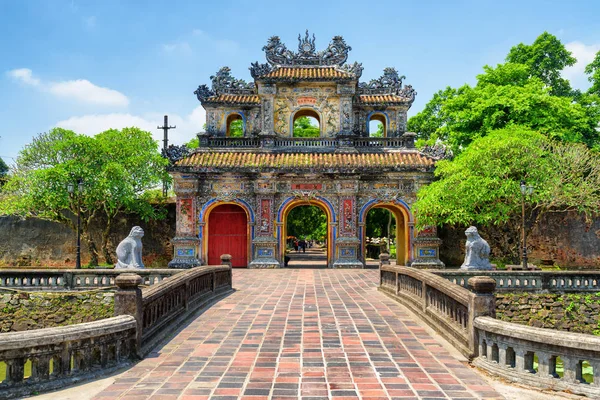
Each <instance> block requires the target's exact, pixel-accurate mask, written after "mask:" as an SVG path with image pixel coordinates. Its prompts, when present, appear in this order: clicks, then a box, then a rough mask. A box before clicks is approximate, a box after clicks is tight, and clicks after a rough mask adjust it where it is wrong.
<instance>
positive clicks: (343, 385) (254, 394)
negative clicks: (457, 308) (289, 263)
mask: <svg viewBox="0 0 600 400" xmlns="http://www.w3.org/2000/svg"><path fill="white" fill-rule="evenodd" d="M233 282H234V285H233V286H234V288H235V289H236V291H235V292H234V293H232V294H231V295H229V296H228V297H226V298H224V299H222V300H220V301H219V302H217V303H215V304H214V305H213V306H212V307H210V308H209V309H207V310H206V311H205V312H204V313H202V314H200V315H198V316H197V317H196V318H195V319H193V320H192V321H191V322H190V323H189V324H188V325H187V326H185V327H184V328H182V329H180V330H179V331H178V332H177V333H176V335H175V336H174V337H173V338H172V339H170V340H168V341H167V342H165V343H163V344H162V345H159V346H158V347H156V348H155V350H153V351H152V352H151V353H150V354H149V355H148V356H147V357H146V358H145V359H144V360H142V361H140V362H139V363H137V364H136V365H135V366H134V367H132V368H131V369H129V370H128V371H126V372H125V373H123V374H121V375H119V376H118V377H117V378H116V379H115V381H114V384H112V385H111V386H108V387H107V388H106V389H105V390H104V391H102V392H101V393H99V394H97V395H96V396H95V397H94V398H95V399H121V398H123V399H204V398H215V399H236V398H240V397H243V398H248V399H278V398H288V399H297V398H304V399H328V398H340V399H341V398H362V399H368V398H372V399H375V398H406V399H448V398H453V399H480V398H485V399H493V398H503V397H502V396H500V395H499V394H498V393H496V392H495V391H494V389H492V388H491V387H490V386H489V385H488V384H487V383H486V382H485V381H484V380H483V379H482V378H481V377H480V376H479V375H478V374H477V373H476V372H475V371H474V370H473V369H472V368H470V367H469V366H468V365H467V363H466V362H464V359H462V360H463V361H461V357H460V356H457V354H456V352H455V351H453V350H452V349H451V348H446V347H444V346H443V345H442V344H441V342H440V341H439V340H438V338H437V337H436V335H435V334H432V333H431V331H430V330H428V329H427V328H425V327H424V326H423V325H421V324H420V323H418V322H416V321H415V318H414V316H413V315H412V314H411V313H410V312H409V311H408V310H407V309H406V308H404V307H403V306H401V305H399V304H398V303H396V302H395V301H393V300H391V299H390V298H388V297H386V296H385V295H383V294H382V293H380V292H379V291H377V286H378V284H379V271H377V270H331V269H288V270H284V269H280V270H238V269H234V271H233Z"/></svg>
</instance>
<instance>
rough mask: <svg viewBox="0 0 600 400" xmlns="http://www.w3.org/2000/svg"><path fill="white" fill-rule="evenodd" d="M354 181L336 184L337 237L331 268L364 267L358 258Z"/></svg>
mask: <svg viewBox="0 0 600 400" xmlns="http://www.w3.org/2000/svg"><path fill="white" fill-rule="evenodd" d="M357 190H358V184H357V183H356V182H352V181H348V182H340V183H339V184H338V192H340V194H341V196H339V214H338V229H337V231H338V237H337V239H336V242H335V247H336V248H335V249H334V251H335V261H334V262H333V268H364V264H363V263H362V262H361V261H360V260H359V259H358V255H359V253H360V251H359V249H360V245H361V243H360V240H359V239H358V219H357V217H356V191H357Z"/></svg>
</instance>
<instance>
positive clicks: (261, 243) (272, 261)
mask: <svg viewBox="0 0 600 400" xmlns="http://www.w3.org/2000/svg"><path fill="white" fill-rule="evenodd" d="M275 190H276V188H275V179H274V178H273V177H272V176H271V175H270V174H268V175H267V174H263V175H261V177H260V179H259V180H258V181H257V182H256V187H255V191H256V193H257V195H256V231H255V232H256V233H255V236H254V239H253V240H252V244H253V246H252V247H253V249H254V254H252V261H251V262H250V264H248V268H279V267H281V263H280V262H279V261H277V255H276V254H277V238H276V236H275V224H274V221H275V211H274V204H275Z"/></svg>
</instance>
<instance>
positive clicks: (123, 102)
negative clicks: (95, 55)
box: [48, 79, 129, 107]
mask: <svg viewBox="0 0 600 400" xmlns="http://www.w3.org/2000/svg"><path fill="white" fill-rule="evenodd" d="M48 90H49V91H50V93H52V94H55V95H57V96H59V97H65V98H71V99H76V100H80V101H84V102H87V103H93V104H100V105H107V106H122V107H126V106H127V105H128V104H129V99H128V98H127V96H125V95H124V94H123V93H121V92H118V91H116V90H113V89H109V88H104V87H100V86H96V85H94V84H93V83H92V82H90V81H88V80H86V79H77V80H75V81H63V82H56V83H50V84H49V85H48Z"/></svg>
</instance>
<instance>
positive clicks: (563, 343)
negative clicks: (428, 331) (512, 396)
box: [473, 317, 600, 399]
mask: <svg viewBox="0 0 600 400" xmlns="http://www.w3.org/2000/svg"><path fill="white" fill-rule="evenodd" d="M474 326H475V329H476V330H477V336H478V337H479V349H478V354H479V357H477V358H476V359H475V360H474V362H473V363H474V365H476V366H478V367H480V368H483V369H484V370H487V371H488V372H490V373H491V374H493V375H496V376H500V377H503V378H506V379H509V380H512V381H514V382H518V383H520V384H525V385H528V386H533V387H538V388H543V389H553V390H563V391H568V392H571V393H577V394H582V395H586V396H589V397H592V398H595V399H598V398H600V337H597V336H593V335H585V334H581V333H570V332H561V331H556V330H554V329H544V328H534V327H529V326H525V325H519V324H514V323H510V322H504V321H499V320H496V319H494V318H489V317H478V318H476V319H475V321H474Z"/></svg>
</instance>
